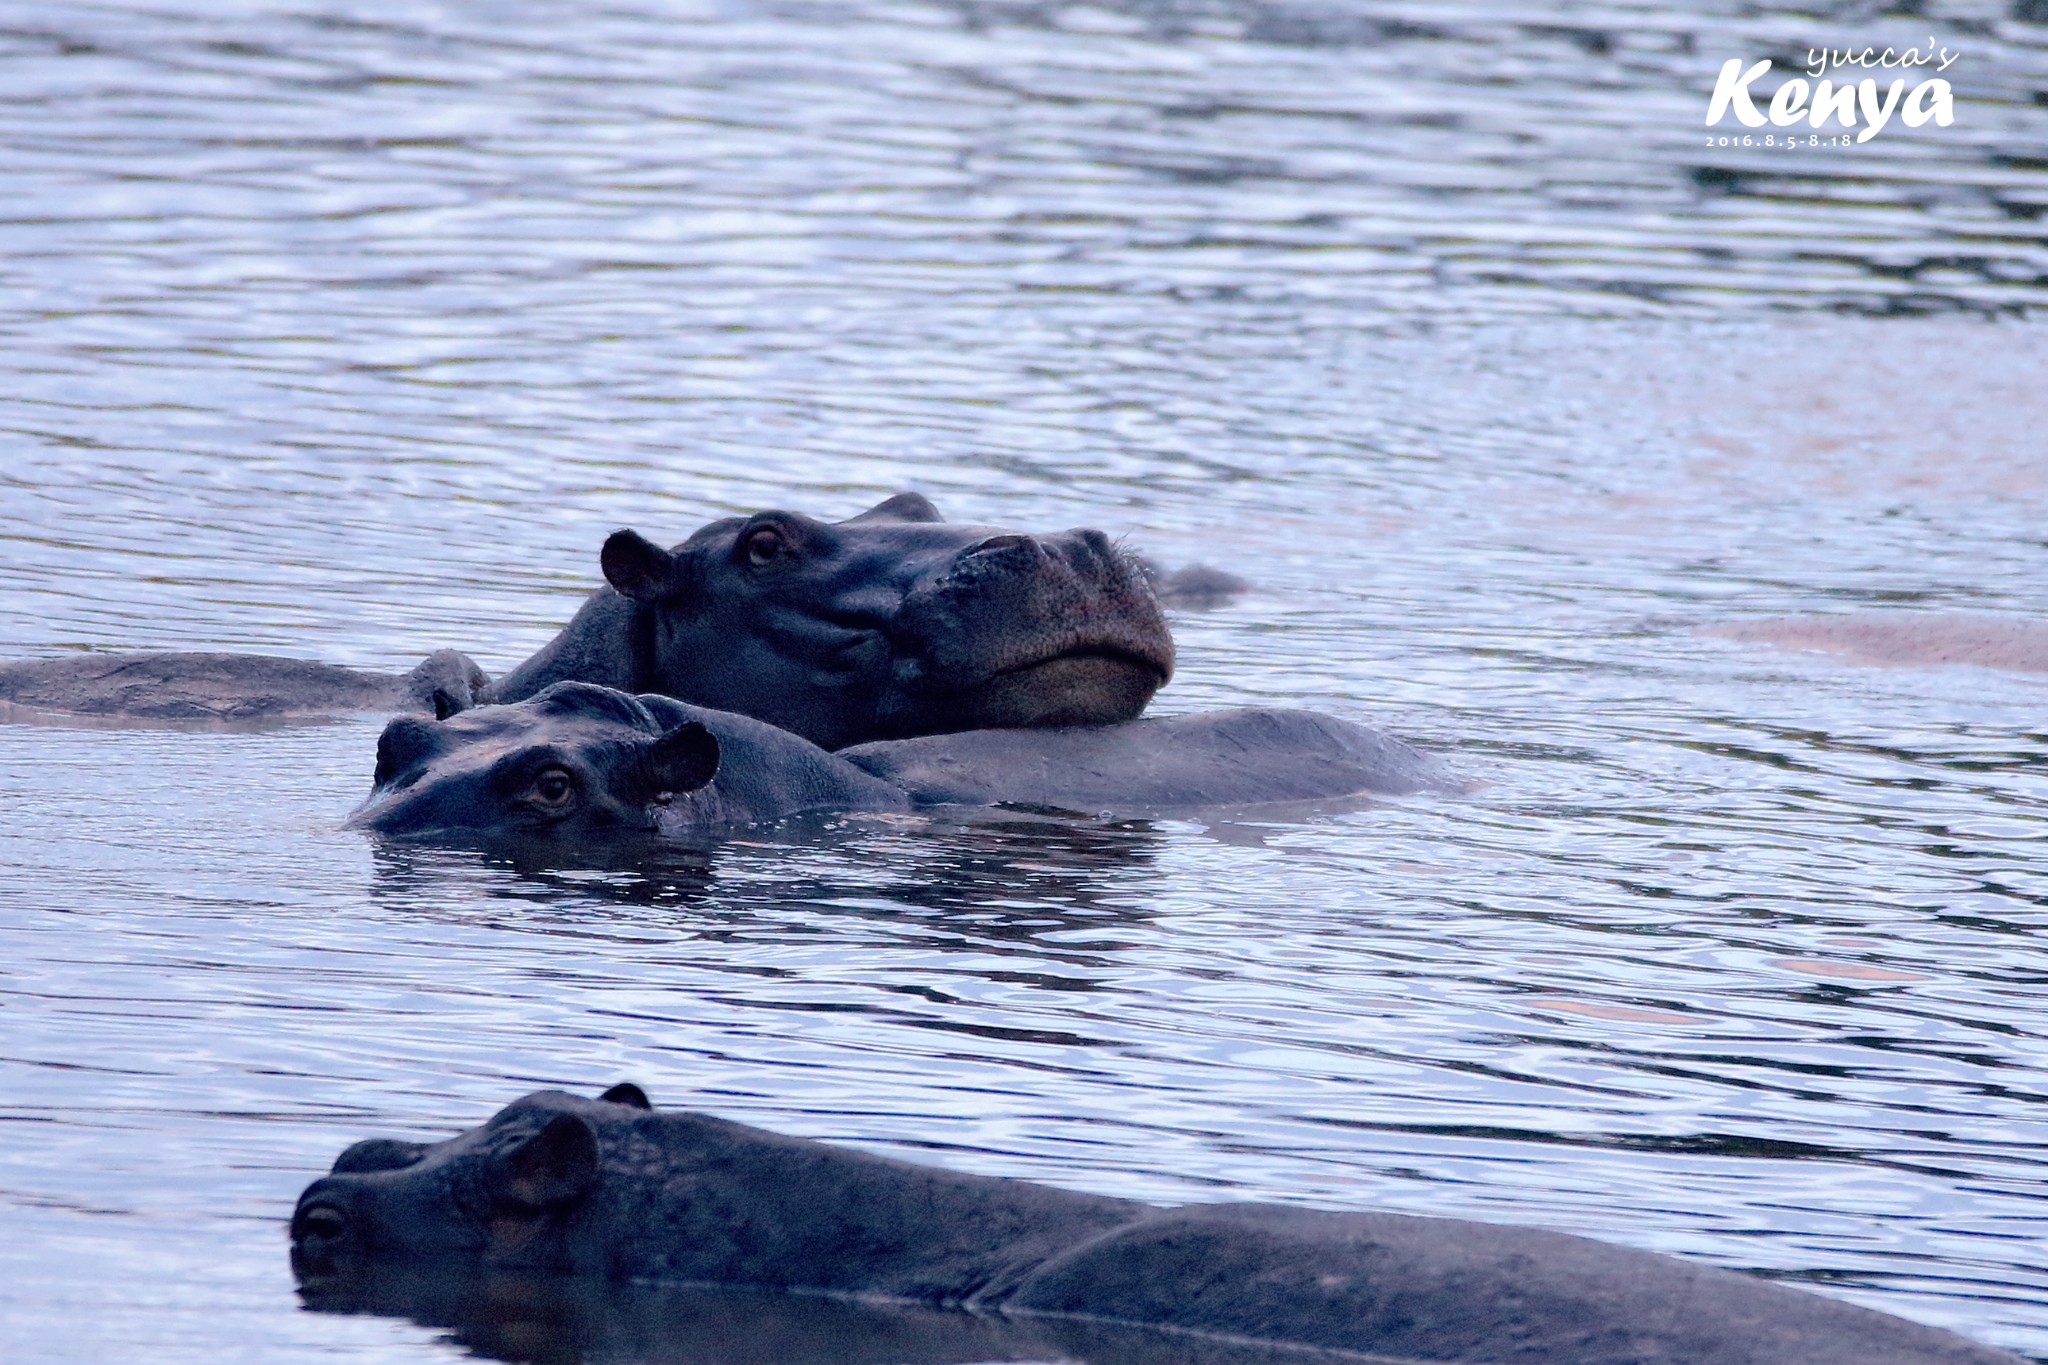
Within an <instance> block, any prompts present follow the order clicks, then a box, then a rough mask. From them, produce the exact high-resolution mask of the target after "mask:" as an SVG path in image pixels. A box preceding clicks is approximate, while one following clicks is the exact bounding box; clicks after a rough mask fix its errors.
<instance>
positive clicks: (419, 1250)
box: [291, 1083, 650, 1282]
mask: <svg viewBox="0 0 2048 1365" xmlns="http://www.w3.org/2000/svg"><path fill="white" fill-rule="evenodd" d="M649 1108H650V1106H649V1104H648V1102H647V1096H646V1094H645V1093H644V1092H642V1090H641V1089H640V1087H639V1086H637V1085H633V1084H631V1083H622V1084H619V1085H615V1086H613V1087H612V1088H611V1089H609V1090H607V1091H605V1092H604V1094H603V1095H601V1096H599V1097H598V1099H597V1100H596V1101H590V1100H579V1099H577V1098H575V1097H574V1096H571V1095H566V1094H563V1093H561V1092H559V1091H548V1090H543V1091H539V1092H537V1093H535V1094H532V1095H529V1096H527V1097H526V1098H525V1099H522V1100H519V1101H518V1102H516V1103H514V1104H511V1105H508V1106H506V1107H505V1108H504V1109H502V1110H500V1111H499V1112H498V1113H497V1115H496V1116H494V1117H493V1118H492V1119H491V1121H490V1122H489V1123H487V1124H485V1125H484V1126H483V1127H481V1128H475V1129H471V1130H470V1131H469V1132H466V1133H462V1134H459V1135H458V1136H456V1137H453V1138H450V1139H449V1140H448V1141H446V1142H434V1143H422V1142H402V1141H398V1140H395V1139H392V1138H371V1139H369V1140H368V1141H365V1142H358V1143H356V1144H355V1145H354V1146H352V1147H350V1148H348V1149H347V1150H346V1151H344V1152H343V1153H342V1154H341V1155H340V1156H339V1157H337V1158H336V1159H335V1162H334V1167H333V1169H332V1170H331V1171H330V1172H329V1173H328V1174H327V1175H326V1176H325V1177H323V1178H322V1179H319V1180H316V1181H314V1182H313V1183H312V1184H311V1185H309V1186H307V1187H306V1191H305V1193H303V1194H302V1195H300V1196H299V1203H298V1208H297V1209H296V1210H295V1211H294V1212H293V1214H292V1224H291V1238H292V1269H293V1271H294V1272H295V1273H296V1274H297V1275H298V1277H299V1279H300V1280H301V1281H302V1282H309V1281H317V1280H320V1279H323V1278H325V1277H330V1276H336V1275H345V1274H348V1273H351V1272H354V1271H358V1270H361V1269H362V1268H364V1267H366V1266H368V1265H371V1264H372V1263H375V1262H378V1261H393V1260H398V1261H415V1262H419V1263H422V1264H435V1265H439V1266H441V1267H443V1268H447V1269H453V1268H456V1267H458V1266H460V1265H462V1264H464V1263H470V1264H476V1265H486V1264H487V1265H492V1266H499V1267H513V1268H518V1269H524V1270H534V1271H558V1270H563V1269H566V1268H567V1267H566V1266H564V1265H562V1264H559V1260H560V1258H561V1256H562V1254H563V1252H562V1246H561V1240H562V1239H561V1237H560V1236H559V1235H558V1234H559V1229H560V1227H561V1224H562V1223H563V1221H564V1220H565V1219H567V1218H568V1217H569V1216H570V1215H571V1214H572V1213H573V1212H575V1210H576V1209H578V1208H579V1207H580V1206H581V1205H582V1204H583V1203H584V1202H585V1201H586V1200H587V1198H588V1197H589V1195H590V1194H591V1192H592V1191H593V1190H594V1189H595V1188H596V1187H597V1185H598V1183H599V1180H600V1178H601V1175H602V1160H601V1158H600V1154H599V1135H600V1132H601V1131H602V1130H603V1129H605V1128H606V1127H608V1126H609V1125H610V1124H613V1123H616V1122H618V1121H620V1120H628V1121H630V1120H631V1119H632V1118H633V1117H634V1116H635V1111H644V1110H647V1109H649ZM551 1233H555V1234H557V1235H550V1234H551Z"/></svg>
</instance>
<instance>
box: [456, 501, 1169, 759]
mask: <svg viewBox="0 0 2048 1365" xmlns="http://www.w3.org/2000/svg"><path fill="white" fill-rule="evenodd" d="M600 563H601V565H602V567H603V570H604V576H605V580H606V582H607V584H608V586H606V587H604V588H600V589H599V590H598V591H597V592H596V593H595V594H594V595H593V596H592V597H591V598H590V600H589V601H587V602H586V603H585V604H584V606H583V608H582V610H581V611H579V612H577V614H576V617H575V619H574V620H572V621H570V623H569V625H568V626H567V627H566V628H565V629H564V630H563V631H562V633H561V634H560V635H559V636H557V637H556V638H555V639H554V640H553V641H551V642H550V643H549V644H548V645H547V646H546V647H545V648H544V649H542V650H541V651H540V652H539V653H538V654H536V655H534V657H533V658H531V659H529V660H527V661H526V662H525V663H523V664H521V665H520V666H519V667H518V668H516V669H514V670H513V671H512V672H511V673H510V674H508V675H506V676H505V677H504V678H502V679H500V680H499V681H498V682H496V683H494V684H492V685H491V686H489V687H487V688H485V689H484V690H483V692H482V694H481V695H480V696H479V697H478V698H477V699H478V700H479V701H483V702H510V701H521V700H523V699H525V698H527V697H530V696H532V695H533V694H535V693H536V692H539V691H540V690H541V689H542V688H544V687H547V686H548V685H549V684H551V683H556V682H561V681H563V680H565V679H569V680H575V681H578V682H594V683H602V684H604V685H605V686H608V687H615V688H618V689H620V690H622V691H627V692H658V693H660V694H662V695H663V696H669V697H675V698H676V699H678V700H680V701H685V702H689V703H691V704H693V705H697V706H708V707H711V708H713V709H716V710H721V711H737V712H740V713H741V714H743V715H749V716H753V717H756V718H757V719H760V720H765V721H767V722H769V723H770V724H772V725H777V726H780V727H781V728H782V729H785V730H788V731H789V732H791V733H792V734H798V735H802V736H803V737H804V738H805V739H808V740H810V741H811V742H812V743H814V744H819V745H822V746H824V747H825V748H827V749H837V748H840V747H842V746H844V745H848V744H858V743H861V742H862V741H864V740H874V739H891V738H898V737H902V736H905V735H925V734H939V733H943V732H946V731H952V730H972V729H980V728H983V727H987V726H1056V725H1103V724H1109V723H1111V722H1115V721H1121V720H1129V719H1131V718H1132V717H1134V716H1136V715H1137V714H1138V713H1139V712H1141V711H1143V710H1144V709H1145V703H1146V702H1148V701H1150V700H1151V698H1152V694H1153V693H1154V692H1155V691H1157V690H1158V689H1159V687H1160V686H1161V685H1163V684H1164V683H1165V682H1166V681H1167V679H1168V678H1170V677H1171V676H1172V674H1173V637H1172V635H1171V634H1170V633H1169V632H1168V630H1167V626H1166V618H1165V616H1164V614H1163V613H1162V612H1161V610H1160V607H1159V602H1158V599H1157V598H1156V597H1155V596H1154V594H1153V590H1152V586H1151V577H1152V575H1151V574H1150V573H1149V572H1148V571H1147V569H1146V568H1145V566H1143V565H1142V564H1141V563H1140V562H1139V560H1138V558H1137V557H1136V556H1135V555H1132V554H1128V553H1126V552H1124V551H1121V550H1119V549H1117V548H1116V547H1115V546H1114V545H1112V544H1111V543H1110V541H1109V538H1108V537H1107V536H1105V535H1103V534H1102V532H1100V531H1065V532H1061V533H1059V534H1057V535H1046V536H1030V535H1024V534H1021V533H1019V532H1015V531H1006V530H1002V529H1000V528H997V527H992V526H962V525H953V524H950V523H947V522H944V521H942V520H940V518H939V514H938V511H937V509H935V508H934V507H933V506H932V505H931V503H930V502H928V501H926V500H925V499H924V498H923V497H920V496H919V495H917V494H915V493H899V494H897V495H896V496H895V497H893V498H890V499H888V500H887V501H885V502H882V503H880V504H878V505H877V506H875V507H871V508H869V509H868V510H867V511H865V512H863V513H861V514H860V515H859V516H857V517H853V518H850V519H848V520H846V521H841V522H831V523H828V522H822V521H818V520H815V519H814V518H811V517H807V516H802V515H800V514H798V513H795V512H756V513H754V514H753V515H752V516H747V517H729V518H726V519H725V520H723V521H715V522H712V523H711V524H710V525H709V526H706V527H704V528H703V529H702V530H700V531H698V532H697V533H696V534H695V535H693V536H691V537H690V538H689V539H688V540H686V541H684V542H683V543H682V544H681V545H678V546H676V547H675V548H674V549H672V550H664V549H662V548H661V547H660V546H658V545H655V544H653V543H651V542H650V541H648V540H646V539H645V538H644V537H642V536H640V535H639V534H638V533H637V532H633V531H619V532H616V533H614V534H613V535H612V536H611V538H610V539H608V540H607V541H605V544H604V551H603V554H602V555H601V557H600Z"/></svg>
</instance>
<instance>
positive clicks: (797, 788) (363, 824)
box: [350, 682, 1455, 845]
mask: <svg viewBox="0 0 2048 1365" xmlns="http://www.w3.org/2000/svg"><path fill="white" fill-rule="evenodd" d="M1448 790H1455V787H1454V786H1453V785H1452V784H1451V783H1450V782H1449V781H1448V780H1447V779H1446V778H1445V777H1444V776H1443V774H1442V773H1441V772H1440V770H1438V769H1437V768H1436V766H1435V765H1434V764H1433V763H1432V762H1431V760H1429V759H1428V758H1427V757H1425V756H1424V755H1422V754H1419V753H1417V752H1416V751H1415V750H1413V749H1410V748H1409V747H1408V746H1407V745H1405V744H1402V743H1401V742H1400V741H1398V740H1394V739H1390V738H1388V737H1387V736H1385V735H1382V734H1379V733H1378V732H1377V731H1373V730H1368V729H1366V728H1364V727H1363V726H1358V725H1353V724H1351V723H1350V722H1348V721H1342V720H1336V719H1334V718H1332V717H1328V716H1317V715H1312V714H1310V713H1307V712H1302V711H1270V710H1242V711H1221V712H1215V713H1211V714H1208V715H1197V716H1178V717H1173V718H1171V719H1164V720H1138V721H1131V722H1129V723H1127V724H1124V725H1107V726H1100V727H1095V728H1090V729H1071V730H971V731H966V732H963V733H960V734H953V735H933V736H927V737H924V738H920V739H913V740H888V741H883V742H879V743H874V744H864V745H860V746H858V747H857V748H853V749H847V750H843V751H841V752H839V753H831V752H828V751H827V750H825V749H821V748H819V747H818V746H817V745H815V744H813V743H811V742H810V741H809V740H807V739H804V738H803V737H802V736H800V735H793V734H790V733H789V732H788V731H786V730H779V729H777V728H776V727H774V726H772V725H769V724H766V723H765V722H762V721H758V720H754V719H752V718H751V717H748V716H741V715H736V714H734V713H732V712H729V711H714V710H711V709H710V708H708V707H701V706H690V705H687V704H686V703H683V702H678V701H675V700H674V699H672V698H669V697H663V696H658V695H644V696H639V697H633V696H628V695H627V694H625V693H623V692H619V691H615V690H613V689H612V688H608V687H600V686H598V685H596V684H594V683H578V682H565V683H556V684H554V685H553V686H551V687H549V688H548V689H547V690H546V691H544V692H542V693H540V694H539V695H538V696H535V697H531V698H529V699H527V700H526V701H523V702H515V703H510V704H506V705H498V706H480V707H476V708H474V709H472V710H469V711H464V712H461V713H459V714H457V715H453V716H450V717H448V718H446V719H444V720H433V721H430V720H427V719H425V718H424V717H418V716H401V717H399V718H398V719H397V720H394V721H392V722H391V723H390V724H389V725H387V726H386V727H385V729H384V734H383V736H382V737H381V738H380V739H379V740H378V742H377V769H376V774H375V779H374V787H373V790H372V791H371V794H370V798H369V800H368V801H366V802H365V803H364V804H363V806H362V807H361V808H360V809H359V810H358V811H357V812H356V813H355V814H354V815H353V816H352V817H351V818H350V823H351V824H353V825H355V826H357V827H359V828H364V829H370V830H374V831H376V832H378V833H381V834H394V835H402V836H409V837H415V838H454V839H458V840H465V841H466V840H481V841H485V842H491V843H501V842H505V841H515V842H516V841H521V840H528V839H545V840H548V841H551V842H556V843H562V844H569V845H573V844H574V843H575V842H576V841H578V840H583V839H589V838H594V837H600V836H602V835H604V834H607V833H644V834H653V835H670V836H673V835H684V834H693V833H698V832H702V831H711V830H718V829H728V828H732V827H734V826H739V825H747V824H757V823H762V822H766V821H772V820H780V819H785V818H788V817H790V816H796V815H804V814H812V813H821V812H832V811H892V810H893V811H905V810H911V809H915V808H920V807H928V806H940V805H982V806H987V805H998V804H1010V805H1025V806H1037V807H1056V808H1059V809H1062V810H1068V811H1076V812H1080V813H1083V814H1095V813H1100V812H1103V811H1116V812H1120V813H1139V812H1164V811H1174V810H1187V809H1193V808H1199V807H1218V806H1243V805H1251V804H1257V803H1268V802H1288V801H1313V800H1320V799H1328V798H1335V797H1349V796H1356V795H1359V794H1361V793H1379V794H1399V793H1407V792H1416V791H1448Z"/></svg>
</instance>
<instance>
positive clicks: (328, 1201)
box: [291, 1085, 2016, 1365]
mask: <svg viewBox="0 0 2048 1365" xmlns="http://www.w3.org/2000/svg"><path fill="white" fill-rule="evenodd" d="M291 1238H292V1265H293V1269H294V1271H295V1272H296V1273H297V1274H298V1276H299V1278H300V1280H301V1282H302V1283H304V1284H305V1285H307V1286H308V1289H309V1292H314V1291H317V1289H318V1287H319V1286H321V1285H323V1284H325V1283H329V1282H334V1281H342V1282H346V1281H347V1280H348V1279H349V1278H350V1277H351V1276H356V1275H360V1274H362V1273H363V1272H364V1270H365V1268H367V1267H378V1266H381V1267H387V1268H391V1269H398V1268H413V1269H416V1270H419V1271H423V1272H428V1273H437V1274H449V1273H451V1272H467V1273H471V1274H479V1275H481V1274H489V1273H504V1272H512V1273H525V1274H541V1275H561V1276H581V1277H589V1278H592V1279H603V1280H613V1281H623V1280H644V1281H662V1282H669V1283H678V1284H692V1285H699V1286H727V1287H743V1286H746V1287H756V1288H764V1289H781V1290H801V1291H806V1292H809V1293H814V1294H833V1295H845V1296H858V1297H860V1298H862V1299H867V1300H876V1299H880V1300H894V1301H898V1302H909V1303H918V1304H927V1305H933V1306H941V1307H952V1308H962V1309H968V1310H971V1311H974V1312H978V1313H983V1314H994V1315H999V1316H1003V1317H1009V1318H1046V1319H1066V1318H1081V1319H1088V1320H1092V1321H1095V1322H1098V1323H1100V1322H1107V1323H1121V1324H1130V1325H1135V1326H1150V1327H1157V1328H1165V1329H1171V1330H1175V1331H1179V1332H1184V1333H1189V1334H1194V1335H1196V1336H1198V1337H1207V1338H1228V1339H1233V1340H1235V1341H1238V1342H1243V1343H1248V1344H1249V1343H1258V1342H1265V1343H1274V1344H1279V1343H1286V1344H1292V1345H1297V1346H1303V1347H1315V1348H1324V1349H1333V1350H1342V1351H1353V1352H1369V1353H1372V1358H1373V1359H1375V1360H1380V1361H1409V1362H1416V1361H1467V1362H1474V1361H1492V1362H1504V1361H1514V1362H1517V1365H1637V1363H1638V1362H1642V1361H1646V1360H1666V1361H1674V1362H1676V1361H1682V1362H1685V1363H1686V1365H1734V1363H1735V1362H1744V1363H1745V1365H1887V1363H1889V1365H1936V1362H1942V1363H1944V1365H1972V1363H1974V1365H1993V1363H1994V1362H2004V1365H2015V1360H2016V1358H2015V1357H2011V1356H2007V1355H2004V1354H2003V1353H2000V1352H1997V1351H1992V1350H1989V1349H1986V1348H1983V1347H1979V1346H1976V1345H1974V1344H1973V1343H1971V1342H1969V1341H1967V1340H1965V1339H1964V1338H1961V1337H1958V1336H1954V1335H1952V1334H1950V1333H1947V1332H1941V1331H1937V1330H1934V1329H1932V1328H1927V1327H1922V1326H1919V1325H1917V1324H1915V1323H1911V1322H1907V1321H1905V1320H1903V1319H1900V1318H1894V1317H1890V1316H1888V1315H1885V1314H1882V1313H1875V1312H1872V1311H1870V1310H1868V1309H1864V1308H1858V1307H1854V1306H1852V1305H1850V1304H1846V1303H1841V1302H1838V1301H1836V1300H1833V1299H1826V1298H1822V1297H1820V1296H1818V1295H1813V1294H1807V1293H1802V1292H1800V1291H1797V1290H1793V1289H1787V1288H1783V1287H1781V1286H1777V1285H1773V1284H1770V1283H1768V1282H1766V1281H1762V1280H1757V1279H1752V1278H1749V1277H1747V1276H1743V1275H1738V1274H1734V1273H1731V1272H1728V1271H1724V1270H1717V1269H1713V1268H1710V1267H1706V1266H1700V1265H1694V1264H1691V1263H1688V1262H1685V1261H1680V1260H1676V1259H1673V1258H1670V1257H1665V1256H1658V1255H1653V1254H1650V1253H1647V1252H1640V1251H1630V1250H1626V1249H1623V1248H1620V1247H1613V1246H1608V1245H1606V1244H1604V1243H1600V1242H1595V1241H1591V1240H1588V1239H1586V1238H1583V1237H1572V1236H1565V1235H1562V1234H1558V1233H1551V1232H1543V1231H1539V1230H1536V1229H1532V1228H1516V1227H1500V1226H1495V1225H1492V1224H1486V1223H1474V1222H1468V1221H1464V1220H1459V1219H1448V1218H1418V1217H1410V1216H1406V1215H1397V1214H1368V1213H1326V1212H1319V1211H1315V1210H1310V1209H1301V1208H1286V1207H1280V1206H1275V1205H1268V1204H1216V1205H1194V1206H1187V1207H1181V1208H1172V1209H1161V1208H1154V1207H1151V1206H1148V1205H1145V1204H1140V1203H1136V1202H1133V1201H1131V1200H1126V1199H1113V1198H1107V1197H1103V1196H1100V1195H1090V1194H1079V1193H1074V1192H1071V1191H1067V1190H1060V1189H1055V1188H1052V1187H1049V1186H1044V1185H1037V1184H1032V1183H1029V1182H1026V1181H1022V1180H1004V1179H996V1178H991V1177H987V1176H975V1175H962V1174H958V1173H955V1172H951V1171H945V1170H940V1169H937V1168H933V1167H927V1166H918V1165H912V1164H909V1163H906V1162H899V1161H893V1160H888V1159H885V1158H882V1157H876V1156H869V1155H866V1154H864V1153H859V1152H853V1151H848V1150H845V1149H842V1148H837V1147H831V1146H828V1145H826V1144H824V1143H819V1142H811V1141H806V1140H803V1139H799V1138H789V1137H783V1136H780V1135H778V1134H775V1133H769V1132H764V1131H762V1130H760V1129H756V1128H749V1127H745V1126H743V1125H740V1124H737V1123H730V1122H726V1121H724V1120H721V1119H716V1118H711V1117H708V1116H706V1115H701V1114H691V1113H656V1112H654V1111H653V1110H651V1109H650V1108H649V1107H648V1103H647V1099H646V1096H645V1095H644V1094H642V1093H641V1092H640V1090H639V1089H638V1087H636V1086H632V1085H619V1086H614V1087H613V1088H612V1089H611V1090H609V1091H607V1092H605V1094H604V1095H603V1096H602V1097H601V1098H600V1099H598V1100H596V1101H591V1100H582V1099H577V1098H575V1097H573V1096H570V1095H566V1094H562V1093H560V1092H555V1091H542V1092H539V1093H537V1094H533V1095H528V1096H527V1097H526V1098H524V1099H522V1100H519V1101H517V1102H515V1103H513V1104H512V1105H509V1106H508V1107H506V1108H505V1109H503V1110H501V1111H500V1112H499V1113H498V1114H497V1115H496V1116H495V1117H493V1118H492V1119H491V1120H490V1122H489V1123H487V1124H485V1125H484V1126H483V1127H482V1128H478V1129H473V1130H471V1131H470V1132H467V1133H463V1134H461V1135H459V1136H457V1137H454V1138H451V1139H449V1140H447V1141H445V1142H437V1143H416V1142H398V1141H393V1140H390V1139H372V1140H370V1141H367V1142H359V1143H357V1144H356V1145H354V1146H352V1147H350V1148H349V1149H347V1150H346V1151H344V1152H343V1153H342V1154H341V1156H340V1157H339V1158H338V1159H337V1160H336V1161H335V1163H334V1168H333V1171H332V1173H331V1174H329V1175H328V1176H326V1177H324V1178H322V1179H320V1180H316V1181H314V1182H313V1184H311V1185H310V1186H308V1187H307V1189H306V1191H305V1192H304V1193H303V1194H302V1195H301V1196H300V1197H299V1203H298V1207H297V1209H296V1211H295V1212H294V1214H293V1217H292V1223H291Z"/></svg>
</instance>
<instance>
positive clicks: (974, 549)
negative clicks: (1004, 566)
mask: <svg viewBox="0 0 2048 1365" xmlns="http://www.w3.org/2000/svg"><path fill="white" fill-rule="evenodd" d="M1037 545H1038V542H1037V541H1035V540H1033V539H1032V538H1031V537H1030V536H1018V535H1001V536H990V537H989V538H988V539H987V540H984V541H981V542H979V543H977V544H974V545H970V546H968V547H967V548H966V549H965V550H963V551H962V552H961V555H960V557H961V558H962V559H965V558H967V556H968V555H981V554H995V553H996V552H998V551H1000V550H1020V549H1022V550H1029V549H1033V548H1036V546H1037Z"/></svg>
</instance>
